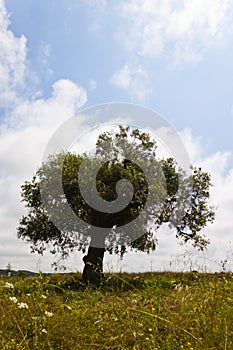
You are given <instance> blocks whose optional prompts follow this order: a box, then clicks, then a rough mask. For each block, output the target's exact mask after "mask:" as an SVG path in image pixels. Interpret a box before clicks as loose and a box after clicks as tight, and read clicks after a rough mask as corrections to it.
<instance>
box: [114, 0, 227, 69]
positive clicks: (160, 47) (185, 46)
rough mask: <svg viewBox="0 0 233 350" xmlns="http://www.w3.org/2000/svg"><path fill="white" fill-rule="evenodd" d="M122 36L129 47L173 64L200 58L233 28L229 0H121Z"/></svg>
mask: <svg viewBox="0 0 233 350" xmlns="http://www.w3.org/2000/svg"><path fill="white" fill-rule="evenodd" d="M120 14H121V16H122V17H123V19H124V23H123V29H122V31H121V34H120V40H121V41H123V42H124V43H125V47H126V48H127V50H129V51H133V52H134V53H135V54H137V55H139V56H143V57H147V58H148V57H149V58H154V57H158V56H160V55H161V54H164V55H165V56H166V57H167V58H168V59H169V60H170V61H171V62H172V64H174V65H177V64H181V63H183V62H197V61H199V60H201V59H202V57H203V55H204V54H205V52H206V51H207V50H208V49H209V48H210V47H212V46H215V45H217V43H218V42H220V41H221V40H224V39H225V36H226V34H227V33H228V32H229V30H231V19H232V3H231V1H230V0H196V1H192V0H186V1H182V2H181V1H174V0H166V1H164V0H145V1H140V0H130V1H122V2H121V4H120Z"/></svg>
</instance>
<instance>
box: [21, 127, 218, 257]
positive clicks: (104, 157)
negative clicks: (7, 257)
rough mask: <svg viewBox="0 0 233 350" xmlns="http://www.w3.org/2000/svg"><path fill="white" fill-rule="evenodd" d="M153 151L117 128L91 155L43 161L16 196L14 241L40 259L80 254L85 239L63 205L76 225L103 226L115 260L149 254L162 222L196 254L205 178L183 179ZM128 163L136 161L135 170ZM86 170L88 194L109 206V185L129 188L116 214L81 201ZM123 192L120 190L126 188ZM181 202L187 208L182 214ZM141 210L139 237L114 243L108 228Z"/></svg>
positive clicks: (208, 213)
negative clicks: (91, 184)
mask: <svg viewBox="0 0 233 350" xmlns="http://www.w3.org/2000/svg"><path fill="white" fill-rule="evenodd" d="M156 149H157V145H156V143H155V141H154V140H152V139H151V137H150V136H149V135H148V134H146V133H144V132H141V131H139V130H138V129H134V130H130V128H129V127H126V128H124V127H123V126H119V131H117V132H115V133H110V132H105V133H103V134H101V135H100V136H99V138H98V140H97V143H96V152H95V154H94V155H87V154H85V153H84V154H78V155H77V154H73V153H61V154H58V155H51V156H50V158H49V159H48V161H47V162H46V163H43V164H42V166H41V167H40V168H39V169H38V170H37V172H36V174H35V176H34V177H33V178H32V181H31V182H25V184H24V185H23V186H22V198H23V201H24V202H25V204H26V207H27V209H28V213H27V215H25V216H23V217H22V218H21V220H20V223H19V227H18V237H19V238H22V239H25V240H27V241H29V242H31V247H32V251H33V252H35V251H37V252H39V253H43V251H44V250H45V249H50V251H51V252H52V253H54V254H55V253H59V254H61V255H62V256H63V257H66V256H67V255H68V254H69V253H70V251H73V250H74V249H77V250H82V251H83V252H85V251H86V250H87V247H88V245H89V241H90V239H89V237H90V232H89V229H88V227H87V226H88V225H84V226H74V224H73V222H72V220H71V219H70V218H69V217H68V216H65V214H64V213H65V207H64V203H65V202H66V201H68V203H69V204H70V206H71V207H72V210H73V211H74V212H75V214H76V215H77V216H78V217H79V218H81V219H82V220H83V221H84V222H86V223H88V224H90V225H93V226H99V227H103V228H109V236H108V237H107V238H108V242H109V245H106V249H107V250H108V251H109V252H110V253H113V252H115V253H117V254H120V255H121V256H123V255H124V254H125V253H126V252H127V250H129V249H135V250H140V251H146V252H147V253H149V252H150V251H152V250H155V248H156V244H157V238H156V231H157V230H158V228H159V227H160V226H162V224H163V223H167V222H168V223H169V224H170V226H171V227H175V228H176V235H177V237H178V238H181V239H183V241H185V242H187V241H191V242H192V244H193V245H194V246H195V247H197V248H198V249H204V248H205V247H206V245H207V243H208V240H207V239H206V238H205V237H204V235H202V234H200V232H201V230H202V229H203V228H204V227H205V226H206V225H207V224H208V222H212V221H213V220H214V211H213V208H212V207H211V206H210V205H209V188H210V186H211V182H210V175H209V174H208V173H205V172H202V170H201V169H200V168H194V169H192V171H193V172H192V175H189V176H187V175H186V174H185V172H184V171H183V170H182V169H178V168H177V165H176V163H175V161H174V160H173V159H172V158H168V159H162V160H159V159H157V158H156ZM127 154H128V155H129V158H128V159H127V157H126V156H127ZM109 159H110V160H109ZM129 159H130V160H129ZM131 159H136V160H137V159H139V160H140V165H138V164H137V163H136V162H134V161H131ZM84 161H85V162H86V166H85V167H84V176H83V177H82V178H81V179H80V178H79V170H80V166H81V164H83V163H82V162H84ZM93 169H99V171H98V174H97V178H96V189H97V192H98V194H99V196H100V197H102V198H103V199H104V200H105V201H108V202H111V201H113V200H115V199H116V198H117V192H116V184H117V183H118V182H119V180H122V179H125V180H128V181H129V182H130V183H131V184H132V185H133V189H134V192H133V197H132V200H131V201H130V203H129V204H128V205H127V206H126V207H125V208H124V209H123V210H121V211H120V212H116V213H105V212H102V211H98V210H96V209H93V208H92V207H91V206H89V204H88V203H87V202H86V201H85V200H84V198H83V196H82V194H81V191H80V186H81V183H83V184H84V185H86V184H88V181H89V178H90V177H91V175H92V170H93ZM143 169H148V174H147V175H148V176H149V178H150V194H151V197H152V198H153V201H152V202H150V204H149V205H147V206H146V203H147V200H148V192H149V190H148V178H147V177H146V176H145V174H144V171H143ZM155 169H157V171H156V173H155ZM61 177H62V185H63V189H64V193H63V194H62V195H61V194H60V193H59V192H57V187H58V186H59V179H60V178H61ZM162 178H163V179H164V182H163V181H161V179H162ZM80 181H81V182H80ZM42 185H43V191H45V192H46V193H47V198H49V199H48V204H49V206H50V207H52V208H53V215H54V216H56V218H57V220H60V221H61V226H62V228H63V229H62V231H61V230H59V229H58V228H57V227H56V226H55V225H54V224H53V220H52V219H51V218H50V216H49V215H48V213H47V211H46V208H45V206H44V204H43V201H42V198H41V192H40V188H41V186H42ZM124 191H127V186H125V189H124ZM178 192H179V197H178V195H177V194H178ZM161 198H162V199H163V200H161ZM186 202H187V203H188V205H187V208H186V209H184V206H185V204H186ZM142 212H145V215H147V216H146V217H147V218H148V220H147V221H146V223H142V224H141V226H140V223H139V224H138V226H137V228H136V229H137V230H139V231H140V233H141V235H140V237H139V235H138V236H137V237H139V238H136V239H135V240H133V242H131V243H129V244H121V242H120V240H118V236H117V235H114V227H124V225H126V224H127V223H130V222H131V221H132V220H134V219H135V218H137V217H138V215H139V214H140V213H142ZM158 213H159V214H158ZM181 214H182V215H181ZM90 225H89V226H90ZM122 230H123V228H122ZM124 234H127V232H126V233H125V232H124ZM105 238H106V237H105Z"/></svg>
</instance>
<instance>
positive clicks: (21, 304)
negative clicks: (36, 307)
mask: <svg viewBox="0 0 233 350" xmlns="http://www.w3.org/2000/svg"><path fill="white" fill-rule="evenodd" d="M17 305H18V308H19V309H28V304H26V303H18V304H17Z"/></svg>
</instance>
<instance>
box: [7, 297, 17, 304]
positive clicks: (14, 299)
mask: <svg viewBox="0 0 233 350" xmlns="http://www.w3.org/2000/svg"><path fill="white" fill-rule="evenodd" d="M9 299H10V300H11V301H13V303H17V302H18V299H17V298H16V297H10V298H9Z"/></svg>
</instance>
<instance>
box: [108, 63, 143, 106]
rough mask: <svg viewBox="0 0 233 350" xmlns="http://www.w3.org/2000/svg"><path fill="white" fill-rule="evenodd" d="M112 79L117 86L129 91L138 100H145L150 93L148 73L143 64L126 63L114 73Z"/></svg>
mask: <svg viewBox="0 0 233 350" xmlns="http://www.w3.org/2000/svg"><path fill="white" fill-rule="evenodd" d="M110 81H111V83H112V84H113V85H115V86H116V87H118V88H121V89H123V90H126V91H128V93H129V95H130V96H131V98H132V99H136V100H137V101H144V100H145V98H146V97H147V96H148V94H149V93H150V89H149V88H148V73H147V71H146V70H145V69H144V68H143V67H142V66H141V65H137V66H133V65H130V64H125V65H124V66H123V67H122V68H121V69H119V70H118V71H116V72H115V73H114V74H113V76H112V77H111V80H110Z"/></svg>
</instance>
